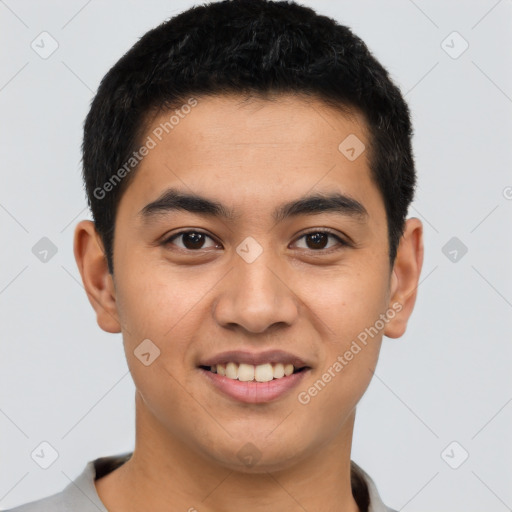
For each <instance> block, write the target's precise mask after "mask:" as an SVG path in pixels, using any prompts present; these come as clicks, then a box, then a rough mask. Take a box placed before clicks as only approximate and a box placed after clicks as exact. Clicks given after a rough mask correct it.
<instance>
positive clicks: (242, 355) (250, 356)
mask: <svg viewBox="0 0 512 512" xmlns="http://www.w3.org/2000/svg"><path fill="white" fill-rule="evenodd" d="M229 362H233V363H245V364H252V365H254V366H257V365H259V364H264V363H282V364H293V366H294V367H295V368H303V367H305V366H309V365H308V364H307V363H306V362H305V361H304V360H303V359H301V358H300V357H298V356H296V355H295V354H292V353H290V352H285V351H283V350H266V351H264V352H248V351H243V350H228V351H226V352H221V353H219V354H216V355H214V356H212V357H209V358H207V359H204V360H202V361H201V362H200V363H199V366H215V365H216V364H225V363H229Z"/></svg>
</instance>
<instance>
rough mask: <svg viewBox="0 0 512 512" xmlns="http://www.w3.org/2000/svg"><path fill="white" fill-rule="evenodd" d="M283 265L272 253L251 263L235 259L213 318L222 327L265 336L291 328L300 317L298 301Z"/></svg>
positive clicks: (218, 298) (238, 258) (215, 302)
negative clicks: (278, 329)
mask: <svg viewBox="0 0 512 512" xmlns="http://www.w3.org/2000/svg"><path fill="white" fill-rule="evenodd" d="M289 277H290V276H289V273H288V274H287V272H286V270H285V269H284V266H283V265H280V264H278V262H277V260H276V258H273V257H272V256H271V255H270V250H268V251H263V253H262V254H261V255H260V256H259V257H258V258H257V259H256V260H255V261H253V262H251V263H248V262H247V261H245V260H244V259H243V258H241V257H239V256H238V255H235V256H234V268H233V269H232V270H231V272H228V274H227V275H226V277H225V278H224V279H223V280H222V281H221V283H219V284H220V286H219V287H217V290H218V297H217V298H216V300H215V301H214V307H213V308H214V311H213V314H214V317H215V319H216V321H217V322H218V324H219V325H221V326H222V327H227V328H231V329H232V328H234V327H236V326H238V327H240V328H243V329H245V330H246V331H248V332H251V333H255V334H258V333H263V332H265V331H267V330H269V329H271V328H272V327H274V326H277V324H282V325H281V327H283V326H284V325H286V326H290V325H292V324H294V323H295V322H296V321H297V318H298V316H299V300H298V298H297V296H296V295H295V293H294V290H293V283H292V282H290V278H289Z"/></svg>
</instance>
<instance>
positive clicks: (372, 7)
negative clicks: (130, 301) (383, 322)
mask: <svg viewBox="0 0 512 512" xmlns="http://www.w3.org/2000/svg"><path fill="white" fill-rule="evenodd" d="M303 3H304V4H306V5H310V6H312V7H314V8H317V9H318V11H319V12H320V13H322V14H327V15H331V16H333V17H335V18H336V19H337V20H338V21H340V22H341V23H344V24H347V25H348V26H350V27H351V28H353V30H354V31H355V33H356V34H358V35H359V36H360V37H362V38H363V39H364V40H365V41H366V43H367V44H368V46H369V47H370V49H371V50H372V51H373V52H374V54H375V55H376V57H377V58H378V59H380V60H381V62H382V63H383V65H384V66H385V67H387V69H388V70H389V71H390V73H391V74H392V76H393V78H394V79H395V80H396V82H397V83H398V84H399V86H400V87H401V88H402V91H403V93H404V94H405V97H406V100H407V101H408V102H409V105H410V107H411V110H412V112H413V122H414V126H415V136H414V148H415V155H416V163H417V168H418V173H419V187H418V192H417V198H416V200H415V202H414V204H413V206H412V208H411V210H410V216H417V217H419V218H420V219H422V220H423V222H424V228H425V248H426V253H425V262H424V268H423V272H422V277H421V284H420V287H419V290H418V292H419V295H418V299H417V304H416V310H415V312H414V314H413V316H412V318H411V321H410V323H409V327H408V330H407V333H406V334H405V335H404V336H403V337H402V338H401V339H397V340H391V339H387V338H385V339H384V342H383V348H382V352H381V358H380V362H379V365H378V367H377V371H376V376H375V378H374V379H373V381H372V383H371V385H370V387H369V389H368V391H367V393H366V395H365V396H364V397H363V399H362V401H361V403H360V405H359V408H358V415H357V419H356V426H355V435H354V444H353V454H352V455H353V459H354V460H355V461H356V462H358V463H359V464H360V465H361V466H362V467H363V468H364V469H365V470H366V471H367V472H368V473H369V474H370V475H371V476H372V477H373V479H374V480H375V482H376V483H377V486H378V488H379V490H380V492H381V495H382V497H383V499H384V502H385V503H386V504H388V505H389V506H392V507H393V508H396V509H398V510H405V511H411V512H412V511H423V510H436V511H441V510H450V511H455V510H458V511H462V510H464V511H466V512H470V511H482V510H486V511H497V512H499V511H502V510H503V511H504V510H507V509H508V510H510V509H511V507H512V485H511V474H512V471H511V469H512V468H511V465H512V464H511V460H512V442H511V441H512V434H511V432H512V429H511V420H512V404H511V401H512V386H511V375H512V372H511V370H512V368H511V367H512V357H511V356H512V348H511V343H510V327H511V312H512V310H511V307H512V272H511V271H510V261H511V256H512V243H511V237H510V225H511V223H510V221H511V215H512V200H511V199H512V175H511V172H510V169H511V167H510V165H511V162H512V149H511V147H512V144H511V143H510V140H511V139H510V137H511V133H512V130H511V125H512V115H511V114H512V66H511V60H512V59H511V54H510V48H512V35H511V33H512V31H511V30H510V26H511V20H512V2H511V0H501V1H496V0H481V1H464V2H462V1H458V2H455V1H450V2H447V1H445V0H443V1H440V0H436V1H429V2H427V1H420V0H416V1H415V2H413V1H410V0H396V1H387V2H382V1H378V0H374V1H357V2H356V1H350V2H349V1H346V2H334V1H330V2H329V1H313V0H309V1H305V2H303ZM191 5H193V2H191V1H173V2H169V1H152V2H141V1H139V2H135V1H126V0H123V1H121V0H116V1H109V2H105V1H103V2H102V1H100V0H92V1H89V2H85V1H83V0H79V1H61V2H57V1H45V2H35V1H33V2H28V1H22V0H17V1H16V0H5V1H0V19H1V29H0V38H1V41H0V44H1V48H2V65H1V67H0V107H1V112H2V122H1V124H0V130H1V133H0V144H1V155H2V161H1V172H2V181H1V182H2V186H1V188H0V223H1V229H2V240H3V248H2V251H1V252H0V258H1V259H0V311H1V313H0V314H1V323H0V326H1V327H0V328H1V334H2V343H1V347H0V351H1V352H0V376H1V377H0V379H1V386H0V432H1V435H0V461H1V463H0V464H1V465H0V508H8V507H12V506H14V505H17V504H20V503H22V502H27V501H29V500H34V499H36V498H40V497H42V496H44V495H48V494H51V493H54V492H57V491H60V490H61V489H62V488H63V487H64V486H65V485H67V484H68V483H69V481H70V479H73V478H74V477H76V476H77V474H78V473H79V472H81V470H82V469H83V467H84V465H85V464H86V462H87V461H89V460H91V459H93V458H95V457H99V456H103V455H110V454H115V453H121V452H123V451H128V450H131V449H132V448H133V442H134V407H133V399H134V386H133V383H132V381H131V378H130V375H129V373H128V368H127V365H126V363H125V359H124V353H123V351H122V346H121V337H120V335H111V334H107V333H104V332H103V331H101V330H100V329H99V327H98V326H97V324H96V322H95V316H94V314H93V311H92V308H91V307H90V305H89V303H88V300H87V298H86V295H85V292H84V290H83V288H82V285H81V280H80V276H79V273H78V270H77V268H76V265H75V261H74V258H73V253H72V236H73V228H74V225H75V224H76V222H77V221H78V220H80V219H81V218H88V217H89V212H88V210H87V207H86V200H85V196H84V193H83V189H82V184H81V178H80V144H81V138H82V122H83V119H84V117H85V115H86V113H87V111H88V106H89V103H90V101H91V99H92V97H93V94H94V91H95V90H96V88H97V86H98V84H99V81H100V79H101V78H102V76H103V75H104V74H105V73H106V72H107V70H108V69H109V68H110V67H111V66H112V65H113V64H114V63H115V61H116V60H117V59H118V58H119V57H120V56H121V55H122V54H123V53H124V52H125V51H127V50H128V49H129V47H131V45H132V44H133V43H135V41H136V40H137V39H138V38H139V37H140V36H142V35H143V34H144V32H146V31H147V30H148V29H150V28H152V27H154V26H156V25H158V24H159V23H160V22H162V21H163V20H164V19H166V18H167V17H169V16H171V15H173V14H175V13H177V12H179V11H181V10H183V9H185V8H187V7H189V6H191ZM43 31H47V32H48V33H49V34H50V35H51V38H53V39H54V40H55V41H57V43H58V45H59V46H58V49H57V50H56V51H55V52H54V53H53V54H52V55H50V56H49V57H48V58H46V59H43V58H42V57H41V56H40V55H39V54H38V53H36V51H34V50H33V49H32V47H31V43H32V41H35V43H34V45H36V44H37V45H39V48H38V50H39V52H41V51H43V49H42V48H41V47H42V46H43V43H42V42H41V38H42V37H46V38H47V39H45V40H44V49H45V51H48V50H49V49H51V44H52V41H51V39H49V38H48V36H40V34H41V32H43ZM454 31H456V32H458V33H459V34H460V37H459V36H457V35H456V34H455V35H454V34H453V32H454ZM443 41H445V42H444V43H443ZM464 41H466V42H467V44H469V47H468V48H467V50H466V51H464V53H462V54H460V55H459V53H460V52H461V51H462V50H463V49H464V47H465V43H464ZM455 57H457V58H455ZM43 237H47V238H48V239H50V240H51V242H52V243H53V244H54V245H55V247H56V249H57V252H56V254H55V255H53V256H52V253H51V252H49V253H48V254H47V255H46V259H47V261H46V262H44V261H41V260H40V259H39V258H41V257H43V255H44V253H38V251H41V250H42V249H41V247H43V249H44V244H45V243H47V242H40V243H41V244H43V246H41V247H40V246H36V249H37V250H34V252H36V254H38V255H39V258H38V257H36V255H35V254H34V253H33V247H34V246H35V245H36V244H37V243H38V242H39V240H40V239H41V238H43ZM452 237H456V238H457V240H455V241H452V242H451V243H450V244H455V245H453V246H452V245H448V246H447V248H446V249H445V250H444V252H445V253H446V254H447V255H448V256H447V255H445V253H444V252H443V248H444V247H445V246H446V244H447V243H448V242H449V241H450V239H452ZM462 244H464V246H465V247H467V253H466V254H464V255H463V256H462V257H461V255H462V250H461V249H463V245H462ZM454 249H455V250H456V251H457V255H456V259H457V261H452V260H451V259H450V258H452V259H453V258H454V257H455V253H454V252H452V253H451V254H450V251H453V250H454ZM43 441H46V442H48V443H50V445H51V446H52V447H53V448H54V449H55V450H56V451H57V452H58V454H59V457H58V458H57V460H56V461H55V462H54V463H53V464H52V465H51V466H50V467H49V468H48V469H42V468H41V467H40V466H39V465H38V464H37V463H36V462H35V461H34V460H33V459H32V458H31V453H32V452H33V451H34V450H35V449H36V448H38V447H40V443H41V442H43ZM453 441H456V443H457V444H456V445H451V446H450V447H449V448H448V449H447V450H445V449H446V448H447V447H448V446H449V445H450V443H452V442H453ZM38 449H39V450H40V448H38ZM36 451H37V450H36ZM466 452H467V453H468V454H469V457H468V458H467V460H465V461H464V462H463V463H462V464H461V462H462V460H463V458H464V456H465V453H466ZM45 453H46V454H48V453H50V451H49V449H46V452H45ZM443 454H444V455H443ZM39 463H44V461H39ZM450 464H451V466H459V467H458V468H457V469H453V468H452V467H450Z"/></svg>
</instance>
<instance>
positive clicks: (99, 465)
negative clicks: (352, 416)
mask: <svg viewBox="0 0 512 512" xmlns="http://www.w3.org/2000/svg"><path fill="white" fill-rule="evenodd" d="M131 455H132V453H131V452H129V453H124V454H121V455H113V456H110V457H101V458H99V459H96V460H92V461H90V462H89V463H88V464H87V465H86V466H85V469H84V470H83V471H82V473H81V474H80V475H79V476H78V477H77V478H76V479H75V480H74V481H73V482H70V483H69V484H68V485H67V487H66V488H65V489H64V490H63V491H61V492H59V493H57V494H53V495H51V496H48V497H46V498H42V499H40V500H36V501H32V502H30V503H27V504H25V505H21V506H19V507H15V508H13V509H10V510H6V511H5V512H108V510H107V509H106V508H105V505H103V503H102V501H101V500H100V498H99V496H98V493H97V492H96V487H95V485H94V480H96V479H97V478H101V477H102V476H104V475H107V474H108V473H110V472H111V471H114V469H116V468H118V467H119V466H121V465H122V464H124V463H125V462H126V461H127V460H128V459H129V458H130V457H131ZM351 464H352V466H351V467H352V486H353V489H354V485H355V483H357V485H358V488H359V492H358V493H357V494H360V493H361V494H363V495H364V494H366V495H367V497H368V498H369V506H368V510H367V512H396V511H395V510H392V509H390V508H388V507H386V505H384V503H383V502H382V500H381V499H380V496H379V493H378V492H377V487H376V486H375V483H374V482H373V480H372V479H371V478H370V476H369V475H368V474H367V473H366V472H365V471H363V470H362V469H361V468H360V467H359V466H358V465H357V464H356V463H355V462H353V461H352V463H351ZM366 491H367V492H366ZM355 494H356V493H355ZM358 500H360V498H358V497H357V496H356V501H358ZM358 505H359V507H360V509H361V511H362V512H363V507H362V506H361V504H360V503H359V501H358ZM365 512H366V511H365Z"/></svg>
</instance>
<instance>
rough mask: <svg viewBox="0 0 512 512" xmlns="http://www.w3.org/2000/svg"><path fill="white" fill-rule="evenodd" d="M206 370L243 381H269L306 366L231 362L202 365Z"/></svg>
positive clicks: (298, 370) (296, 371) (286, 375)
mask: <svg viewBox="0 0 512 512" xmlns="http://www.w3.org/2000/svg"><path fill="white" fill-rule="evenodd" d="M201 368H203V369H204V370H209V371H210V372H212V373H217V374H218V375H221V376H223V377H227V378H228V379H232V380H239V381H241V382H269V381H271V380H274V379H282V378H283V377H288V376H289V375H292V374H293V373H298V372H300V371H302V370H304V369H306V367H302V368H295V367H294V366H293V364H291V363H286V364H283V363H275V364H271V363H264V364H258V365H253V364H246V363H235V362H229V363H227V364H216V365H213V366H210V367H207V366H201Z"/></svg>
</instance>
